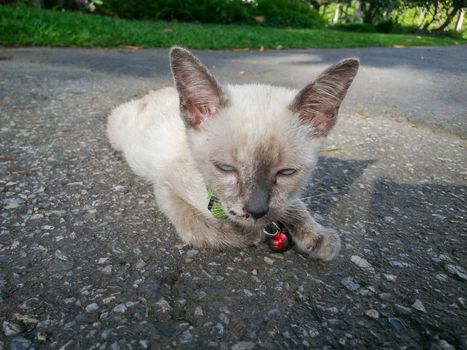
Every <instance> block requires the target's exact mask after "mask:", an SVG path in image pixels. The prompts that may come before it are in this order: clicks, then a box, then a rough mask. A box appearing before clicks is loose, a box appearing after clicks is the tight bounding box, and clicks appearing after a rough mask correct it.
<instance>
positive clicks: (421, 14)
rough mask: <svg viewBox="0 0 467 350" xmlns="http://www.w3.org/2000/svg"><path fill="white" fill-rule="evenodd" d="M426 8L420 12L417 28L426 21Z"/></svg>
mask: <svg viewBox="0 0 467 350" xmlns="http://www.w3.org/2000/svg"><path fill="white" fill-rule="evenodd" d="M426 12H427V11H426V8H425V7H424V8H422V12H420V17H418V24H417V29H419V28H421V26H422V25H423V23H424V22H425V18H426Z"/></svg>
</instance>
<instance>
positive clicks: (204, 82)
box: [170, 47, 226, 128]
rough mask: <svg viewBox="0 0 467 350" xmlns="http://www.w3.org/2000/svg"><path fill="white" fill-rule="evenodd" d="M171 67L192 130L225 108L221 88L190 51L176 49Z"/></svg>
mask: <svg viewBox="0 0 467 350" xmlns="http://www.w3.org/2000/svg"><path fill="white" fill-rule="evenodd" d="M170 67H171V69H172V74H173V77H174V79H175V86H176V87H177V90H178V94H179V96H180V109H181V113H182V116H183V117H184V118H185V122H186V124H187V125H188V126H189V127H193V128H196V127H198V126H199V125H200V124H201V123H202V122H203V120H205V119H206V118H208V117H209V116H212V115H213V114H215V113H216V112H217V111H218V110H219V108H221V107H222V106H223V105H225V104H226V98H225V95H224V92H223V90H222V88H221V86H220V84H219V83H218V82H217V80H216V79H215V78H214V76H213V75H212V74H211V73H210V72H209V71H208V69H207V68H206V67H205V66H204V65H203V64H202V63H201V61H200V60H199V59H197V58H196V57H195V56H193V55H192V54H191V53H190V52H189V51H188V50H185V49H183V48H181V47H173V48H172V49H171V50H170Z"/></svg>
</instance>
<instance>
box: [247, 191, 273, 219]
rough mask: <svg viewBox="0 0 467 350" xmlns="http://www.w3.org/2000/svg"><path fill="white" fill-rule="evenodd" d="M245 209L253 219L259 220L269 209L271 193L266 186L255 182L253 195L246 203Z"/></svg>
mask: <svg viewBox="0 0 467 350" xmlns="http://www.w3.org/2000/svg"><path fill="white" fill-rule="evenodd" d="M244 210H245V211H246V212H247V213H248V214H250V215H251V216H252V217H253V219H255V220H258V219H260V218H262V217H263V216H264V215H266V214H267V213H268V211H269V193H268V191H267V189H266V188H265V187H264V186H261V185H259V184H255V186H253V189H252V191H251V196H250V198H249V199H248V201H247V202H246V204H245V208H244Z"/></svg>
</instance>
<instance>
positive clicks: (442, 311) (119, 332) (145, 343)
mask: <svg viewBox="0 0 467 350" xmlns="http://www.w3.org/2000/svg"><path fill="white" fill-rule="evenodd" d="M195 53H196V54H198V55H199V56H200V57H201V59H202V60H203V61H204V62H205V63H206V64H207V65H208V66H209V68H210V69H211V70H212V71H213V72H214V73H215V74H216V75H217V77H218V78H219V80H220V81H223V82H231V83H246V82H249V83H251V82H262V83H271V84H276V85H285V86H290V87H296V88H299V87H301V86H303V85H305V84H306V83H307V82H309V81H310V80H311V79H312V78H313V77H315V76H316V75H317V74H318V73H319V72H320V71H321V70H323V69H324V68H325V67H326V66H328V65H329V64H331V63H333V62H335V61H337V60H338V59H340V58H344V57H348V56H356V57H359V58H360V59H361V63H362V68H361V71H360V72H359V75H358V77H357V79H356V80H355V83H354V85H353V86H352V87H351V90H350V92H349V94H348V98H347V99H346V101H345V103H344V105H343V107H342V109H341V115H340V119H339V121H338V123H337V126H336V128H335V129H334V131H333V132H332V133H331V135H330V136H329V138H328V140H327V145H326V147H325V148H324V150H323V153H322V156H321V158H320V161H319V164H318V168H317V169H316V171H315V172H314V174H313V176H312V178H311V179H310V184H309V188H308V190H307V192H306V200H307V202H308V204H309V208H310V210H311V211H312V212H313V213H314V216H315V217H316V218H317V220H318V221H319V222H321V223H323V224H326V225H329V226H332V227H335V228H337V229H338V230H339V231H340V234H341V237H342V240H343V250H342V252H341V254H340V256H339V257H338V258H337V259H336V260H335V261H333V262H331V263H321V262H316V261H313V260H310V259H307V258H305V257H303V256H301V255H299V254H297V253H296V252H295V251H288V252H286V253H284V254H274V253H272V252H271V251H270V250H269V249H268V248H267V246H266V245H261V246H260V247H258V248H251V249H244V250H233V251H222V252H213V251H210V250H195V249H192V248H190V247H187V246H183V245H182V244H181V242H180V241H179V240H178V238H177V236H176V234H175V232H174V229H173V227H172V226H171V225H170V223H169V222H168V221H167V220H166V219H165V218H164V216H163V215H162V214H161V213H160V212H159V211H158V209H157V208H156V206H155V203H154V198H153V194H152V193H151V188H150V186H149V185H148V184H146V183H144V182H143V181H142V180H141V179H138V178H137V177H136V176H134V175H133V174H132V173H131V171H130V170H129V168H128V166H127V165H126V163H125V161H124V160H123V159H122V157H121V155H120V154H119V153H116V152H114V151H113V150H112V149H111V148H110V146H109V144H108V143H107V141H106V139H105V132H104V131H105V122H106V116H107V115H108V113H109V111H110V110H111V109H112V108H113V107H115V106H117V105H118V104H120V103H122V102H124V101H126V100H128V99H130V98H133V97H136V96H141V95H143V94H144V93H145V92H147V91H148V90H150V89H155V88H158V87H161V86H165V85H169V84H171V83H172V81H171V77H170V72H169V68H168V58H167V50H164V49H160V50H139V51H135V52H133V51H131V50H118V49H115V50H99V49H95V50H82V49H45V48H35V49H32V48H27V49H26V48H25V49H0V139H1V145H0V176H1V177H0V289H1V291H0V323H1V324H2V329H1V330H0V350H2V349H14V350H20V349H28V348H30V349H64V350H66V349H68V350H69V349H146V348H152V349H159V348H161V349H170V348H187V349H188V348H189V349H192V348H199V349H208V348H212V349H234V350H240V349H263V348H265V349H284V348H294V349H296V348H312V349H314V348H323V349H335V348H336V349H338V348H358V349H362V348H384V349H400V348H430V349H452V348H456V349H467V326H466V325H467V309H466V307H467V306H466V303H467V301H466V293H465V290H466V281H467V272H466V270H465V269H466V267H467V266H466V261H467V259H466V258H467V254H466V247H467V244H466V236H467V229H466V227H467V226H466V202H465V196H466V180H467V170H466V167H465V165H466V164H467V162H466V160H467V157H466V150H465V147H466V142H465V135H466V124H467V123H466V116H467V89H466V88H465V87H466V82H467V61H466V60H465V59H464V58H465V57H467V47H465V46H459V47H440V48H402V49H394V48H373V49H371V48H370V49H345V50H288V51H265V52H256V51H255V52H231V51H215V52H213V51H195Z"/></svg>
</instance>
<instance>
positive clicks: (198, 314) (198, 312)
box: [194, 306, 204, 317]
mask: <svg viewBox="0 0 467 350" xmlns="http://www.w3.org/2000/svg"><path fill="white" fill-rule="evenodd" d="M194 315H195V317H203V316H204V312H203V309H202V308H201V306H197V307H196V308H195V312H194Z"/></svg>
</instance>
